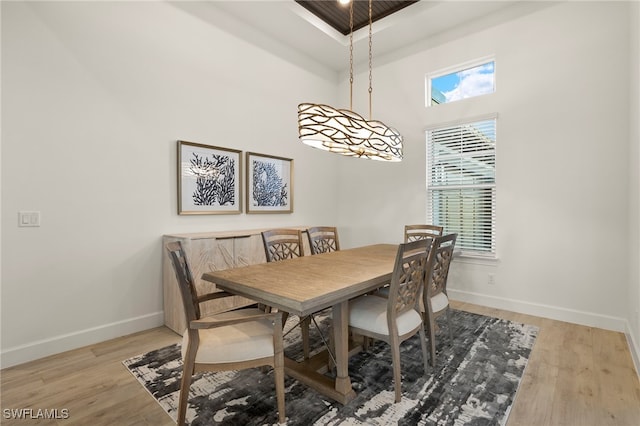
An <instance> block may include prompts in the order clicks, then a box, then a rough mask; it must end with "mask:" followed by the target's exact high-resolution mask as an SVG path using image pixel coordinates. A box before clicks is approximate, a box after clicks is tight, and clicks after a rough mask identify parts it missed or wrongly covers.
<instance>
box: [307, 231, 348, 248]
mask: <svg viewBox="0 0 640 426" xmlns="http://www.w3.org/2000/svg"><path fill="white" fill-rule="evenodd" d="M307 236H308V237H309V249H310V250H311V254H320V253H328V252H332V251H338V250H340V242H339V241H338V230H337V229H336V228H335V227H332V226H316V227H313V228H309V229H307Z"/></svg>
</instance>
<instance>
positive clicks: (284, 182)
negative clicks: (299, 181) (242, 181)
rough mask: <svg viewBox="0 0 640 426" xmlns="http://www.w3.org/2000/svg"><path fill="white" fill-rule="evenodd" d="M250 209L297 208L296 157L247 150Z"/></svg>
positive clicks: (269, 210) (274, 211) (269, 211)
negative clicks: (294, 183)
mask: <svg viewBox="0 0 640 426" xmlns="http://www.w3.org/2000/svg"><path fill="white" fill-rule="evenodd" d="M246 165H247V179H246V182H247V190H246V192H245V193H246V196H247V202H246V205H247V213H292V212H293V160H292V159H290V158H282V157H276V156H273V155H265V154H256V153H255V152H247V161H246Z"/></svg>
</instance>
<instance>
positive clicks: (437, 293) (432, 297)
mask: <svg viewBox="0 0 640 426" xmlns="http://www.w3.org/2000/svg"><path fill="white" fill-rule="evenodd" d="M456 238H457V234H449V235H444V236H441V237H436V238H435V239H434V240H433V243H432V245H431V250H430V251H429V257H428V259H427V267H426V272H425V290H424V292H423V302H422V304H421V311H422V312H423V315H424V322H425V325H426V327H427V334H428V336H429V344H430V351H431V365H435V359H436V318H437V317H439V316H440V315H442V314H443V313H446V316H447V326H448V327H447V328H448V329H449V341H451V342H453V333H452V331H451V315H450V308H449V296H448V295H447V279H448V277H449V267H450V266H451V260H452V259H453V250H454V248H455V245H456Z"/></svg>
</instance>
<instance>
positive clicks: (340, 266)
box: [202, 244, 398, 404]
mask: <svg viewBox="0 0 640 426" xmlns="http://www.w3.org/2000/svg"><path fill="white" fill-rule="evenodd" d="M397 251H398V245H395V244H376V245H369V246H364V247H358V248H353V249H347V250H339V251H334V252H330V253H324V254H317V255H313V256H302V257H298V258H294V259H288V260H282V261H279V262H270V263H261V264H257V265H251V266H245V267H241V268H235V269H227V270H222V271H212V272H207V273H205V274H203V276H202V278H203V279H204V280H206V281H210V282H212V283H215V284H216V286H217V287H218V288H220V289H223V290H226V291H228V292H230V293H234V294H237V295H240V296H244V297H247V298H249V299H252V300H255V301H256V302H258V303H262V304H265V305H268V306H271V307H273V308H278V309H280V310H282V311H284V312H288V313H290V314H295V315H298V316H300V317H303V316H307V315H310V314H313V313H315V312H318V311H321V310H323V309H325V308H328V307H331V308H332V320H333V327H332V329H333V341H334V345H335V363H336V365H335V367H336V369H335V378H333V377H332V376H330V375H327V374H325V372H326V365H327V362H328V357H327V353H326V350H325V351H321V352H320V353H319V354H317V355H315V356H313V357H311V358H310V359H309V360H303V361H296V360H293V359H290V358H285V371H286V373H287V374H288V375H289V376H290V377H293V378H295V379H296V380H298V381H300V382H302V383H305V384H306V385H308V386H310V387H312V388H313V389H315V390H316V391H318V392H320V393H322V394H324V395H326V396H328V397H330V398H332V399H334V400H336V401H338V402H340V403H342V404H346V403H348V402H349V401H351V400H352V399H353V398H355V395H356V394H355V391H354V390H353V388H352V386H351V380H350V378H349V351H350V349H349V303H348V302H349V299H353V298H354V297H357V296H360V295H362V294H365V293H368V292H370V291H372V290H374V289H376V288H379V287H381V286H383V285H385V284H386V283H388V282H389V281H390V279H391V274H392V272H393V267H394V261H395V258H396V254H397Z"/></svg>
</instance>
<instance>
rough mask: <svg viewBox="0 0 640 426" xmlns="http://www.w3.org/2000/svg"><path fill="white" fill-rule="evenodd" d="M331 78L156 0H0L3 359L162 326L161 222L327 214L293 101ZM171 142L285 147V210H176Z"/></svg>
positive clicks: (295, 220)
mask: <svg viewBox="0 0 640 426" xmlns="http://www.w3.org/2000/svg"><path fill="white" fill-rule="evenodd" d="M200 6H201V7H203V8H204V7H207V3H201V4H200ZM307 65H308V64H307ZM307 68H309V67H307ZM317 68H318V69H320V70H321V69H322V68H323V67H321V66H318V67H317ZM336 83H337V76H336V75H332V74H327V75H318V74H317V73H314V74H311V73H310V72H309V71H307V70H306V69H303V68H301V67H298V66H296V65H293V64H292V63H289V62H286V61H284V60H282V59H281V58H280V57H277V56H275V55H272V54H270V53H267V52H265V51H263V50H261V49H259V48H257V47H254V46H252V45H250V44H248V43H247V42H245V41H243V40H240V39H237V38H234V37H232V36H230V35H229V34H227V33H225V32H223V31H221V30H219V29H216V28H215V27H213V26H212V25H211V24H209V23H207V22H206V20H202V19H200V18H198V17H196V16H194V15H193V14H191V13H188V12H186V11H185V10H184V9H180V8H177V7H175V6H172V5H169V4H167V3H161V2H42V3H36V2H24V3H15V2H2V124H3V126H2V266H3V268H2V317H1V319H2V345H1V346H2V366H3V367H6V366H9V365H12V364H16V363H20V362H24V361H28V360H30V359H34V358H38V357H41V356H45V355H48V354H50V353H55V352H61V351H63V350H66V349H70V348H73V347H77V346H82V345H85V344H88V343H92V342H95V341H99V340H106V339H108V338H110V337H115V336H118V335H122V334H126V333H130V332H133V331H138V330H142V329H146V328H150V327H153V326H156V325H161V324H162V323H163V314H162V284H161V236H162V235H163V234H166V233H175V232H197V231H198V232H199V231H205V230H211V231H214V230H224V229H250V228H259V227H263V226H281V225H283V226H284V225H306V224H330V223H335V222H336V220H337V214H336V212H335V208H334V205H335V201H336V196H335V195H334V188H335V186H336V182H337V177H335V175H334V174H333V173H330V172H328V171H331V170H332V169H334V168H335V164H336V160H335V158H334V157H332V156H324V157H323V156H316V155H311V154H310V153H311V152H312V151H313V152H314V153H315V152H316V151H315V150H312V149H311V148H308V147H304V146H302V145H301V144H300V143H299V142H298V140H297V127H296V126H297V122H296V120H297V117H296V113H297V104H298V103H299V102H301V101H308V100H309V99H311V100H315V101H322V102H327V103H333V102H334V101H335V97H336V93H337V92H336ZM178 139H183V140H188V141H194V142H200V143H204V144H210V145H218V146H223V147H229V148H235V149H241V150H243V151H254V152H260V153H267V154H273V155H280V156H285V157H289V158H293V159H294V170H295V171H294V173H295V176H294V184H295V188H294V191H295V196H294V213H293V214H284V215H264V214H263V215H246V214H242V215H234V216H178V215H177V213H176V211H177V202H176V140H178ZM318 177H321V179H318ZM318 200H321V202H319V201H318ZM20 210H36V211H40V212H41V214H42V226H41V227H39V228H18V226H17V214H18V211H20Z"/></svg>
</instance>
